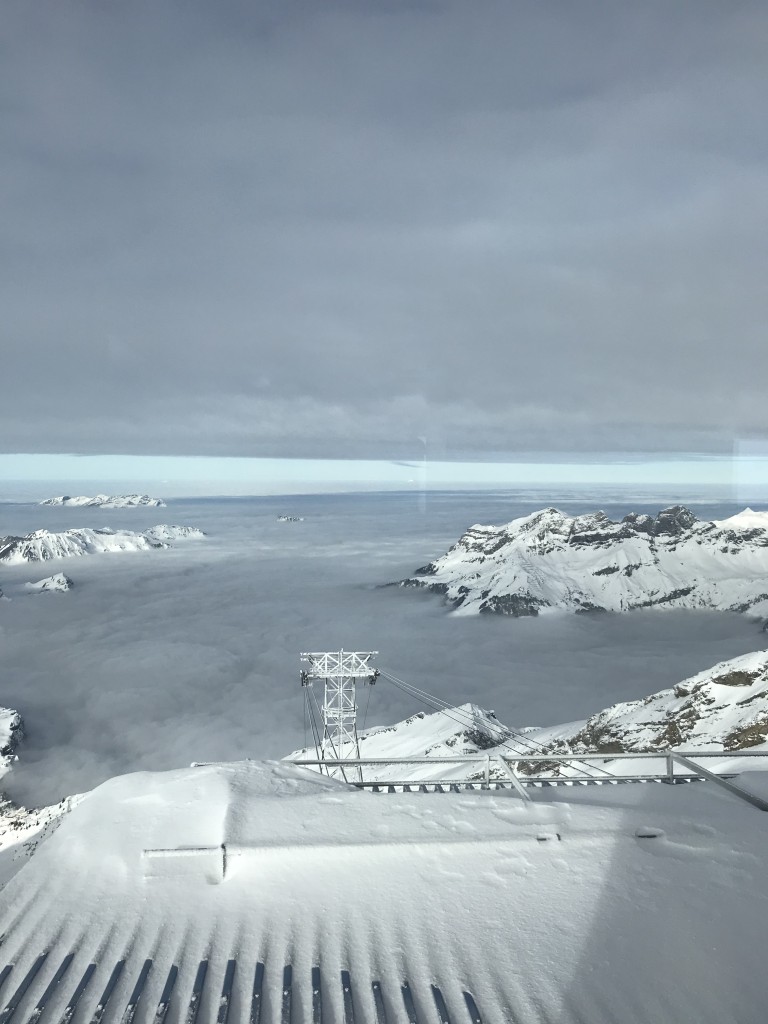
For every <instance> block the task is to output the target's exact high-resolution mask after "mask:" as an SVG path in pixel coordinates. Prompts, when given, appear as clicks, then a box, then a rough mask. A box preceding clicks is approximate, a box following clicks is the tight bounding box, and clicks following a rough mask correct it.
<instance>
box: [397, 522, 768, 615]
mask: <svg viewBox="0 0 768 1024" xmlns="http://www.w3.org/2000/svg"><path fill="white" fill-rule="evenodd" d="M401 585H403V586H420V587H426V588H428V589H430V590H432V591H435V592H437V593H441V594H444V595H445V598H446V600H447V601H448V602H449V603H450V604H452V605H453V606H454V608H456V609H457V610H458V611H459V612H460V613H462V614H474V613H478V612H500V613H504V614H508V615H514V616H519V615H536V614H539V612H541V611H544V610H546V609H567V610H571V611H612V612H624V611H628V610H630V609H633V608H655V607H663V608H715V609H718V610H722V611H736V612H746V611H748V612H750V613H751V614H753V615H754V616H756V617H766V618H768V512H753V511H752V510H751V509H746V510H745V511H744V512H742V513H740V514H739V515H737V516H733V517H731V518H730V519H727V520H723V521H721V522H719V523H716V522H704V521H700V520H698V519H697V518H696V516H695V515H694V514H693V513H692V512H690V511H689V510H688V509H686V508H684V507H682V506H672V507H671V508H668V509H664V510H663V511H662V512H660V513H659V515H658V516H656V517H655V518H654V517H652V516H648V515H637V514H631V515H628V516H625V517H624V519H623V520H622V521H621V522H618V523H616V522H613V521H612V520H610V519H609V518H608V516H606V515H605V513H603V512H596V513H594V514H590V515H582V516H575V517H569V516H566V515H564V514H563V513H561V512H559V511H558V510H557V509H555V508H548V509H543V510H542V511H540V512H536V513H533V514H532V515H529V516H524V517H522V518H520V519H515V520H513V521H512V522H510V523H508V524H507V525H505V526H480V525H477V526H473V527H471V528H470V529H469V530H468V531H467V532H466V533H465V534H464V535H463V536H462V537H461V538H460V539H459V541H458V542H457V543H456V544H455V545H454V546H453V547H452V548H451V549H450V550H449V551H448V552H447V553H446V554H445V555H443V556H442V557H441V558H438V559H437V560H436V561H434V562H431V563H430V564H429V565H427V566H424V567H423V568H422V569H419V570H417V572H416V573H415V575H414V576H413V577H411V578H410V579H407V580H404V581H402V583H401Z"/></svg>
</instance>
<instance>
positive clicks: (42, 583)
mask: <svg viewBox="0 0 768 1024" xmlns="http://www.w3.org/2000/svg"><path fill="white" fill-rule="evenodd" d="M73 586H74V584H73V583H72V580H71V579H70V578H69V576H65V575H64V573H63V572H57V573H56V574H55V575H54V576H47V577H46V578H45V579H44V580H39V581H38V582H37V583H27V584H26V589H27V590H28V591H29V592H30V593H32V594H64V593H66V592H67V591H68V590H71V589H72V587H73Z"/></svg>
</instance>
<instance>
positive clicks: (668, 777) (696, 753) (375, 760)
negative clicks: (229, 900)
mask: <svg viewBox="0 0 768 1024" xmlns="http://www.w3.org/2000/svg"><path fill="white" fill-rule="evenodd" d="M702 757H704V758H706V757H718V758H721V759H722V760H727V761H731V760H734V759H737V760H738V759H740V758H750V757H762V758H766V759H768V751H763V750H733V751H726V750H723V751H720V750H674V749H672V748H671V747H669V748H666V749H664V750H653V751H631V752H626V753H616V754H605V753H588V754H516V753H511V752H510V753H509V754H505V755H500V754H495V755H493V756H491V755H489V754H467V755H465V756H464V757H461V756H456V757H428V756H426V757H425V756H421V757H369V758H364V757H356V758H296V759H292V758H285V759H284V760H286V761H289V762H290V763H291V764H294V765H296V766H297V767H306V768H321V767H325V768H339V767H345V768H365V767H375V766H377V765H398V764H403V765H406V764H408V765H426V764H429V765H439V764H480V765H482V766H483V769H484V770H483V777H482V779H480V778H478V779H407V780H399V779H398V780H396V781H395V780H390V779H378V780H370V781H363V780H362V778H361V779H360V780H359V781H353V782H352V785H354V786H356V787H357V788H358V789H371V788H373V787H378V786H382V787H389V788H394V787H411V786H415V785H416V786H421V785H423V786H430V785H431V786H437V787H442V786H458V785H463V786H466V785H468V784H475V785H480V787H481V788H485V789H487V788H489V787H490V784H491V782H493V783H494V785H497V784H499V780H498V779H497V778H494V779H491V767H492V766H498V767H499V768H500V769H501V771H502V772H503V773H504V775H505V776H506V778H505V779H504V783H505V784H506V785H511V786H512V787H513V788H514V789H515V790H516V791H517V792H518V794H519V795H520V796H521V797H522V798H523V799H525V800H529V799H530V795H529V794H528V793H527V792H526V790H525V787H529V788H530V787H533V786H536V785H537V784H539V785H541V784H543V783H550V784H552V783H553V782H554V783H556V784H558V785H568V784H569V783H570V784H579V783H594V782H598V781H599V782H603V783H604V784H606V785H608V784H613V783H626V782H641V781H646V782H666V783H670V784H672V785H674V784H675V783H676V782H684V781H690V780H693V779H704V780H706V781H707V782H713V783H714V784H715V785H717V786H720V787H721V788H723V789H725V790H727V792H729V793H731V794H732V795H733V796H737V797H739V798H740V799H741V800H745V801H746V802H747V803H749V804H751V805H752V806H753V807H757V808H758V809H759V810H761V811H768V800H764V799H763V798H762V797H759V796H756V795H755V794H754V793H750V792H748V791H747V790H745V789H742V788H741V787H740V786H736V785H735V784H734V783H733V782H731V781H730V779H731V778H733V773H729V777H728V778H723V776H721V775H718V774H716V773H715V772H712V771H710V770H709V769H708V768H704V766H703V765H700V764H697V763H696V762H695V761H694V760H693V759H694V758H697V759H698V758H702ZM630 758H631V759H637V760H646V761H652V760H655V761H659V760H661V761H664V763H665V769H666V770H665V772H664V774H661V775H660V774H656V773H647V774H643V775H611V774H610V773H605V774H604V775H603V777H602V778H599V777H597V776H594V775H576V776H573V775H569V776H559V777H552V776H545V775H525V776H521V775H519V774H518V773H517V772H516V771H515V768H514V767H513V765H518V764H521V763H523V764H540V763H542V762H548V763H551V762H553V761H554V762H557V763H558V764H569V763H570V764H574V763H575V764H584V763H585V762H590V761H599V762H603V764H605V763H608V762H610V761H623V760H625V759H630ZM675 765H680V766H681V767H683V768H687V769H688V771H689V772H690V773H691V774H688V775H681V774H680V773H679V772H678V773H677V774H675Z"/></svg>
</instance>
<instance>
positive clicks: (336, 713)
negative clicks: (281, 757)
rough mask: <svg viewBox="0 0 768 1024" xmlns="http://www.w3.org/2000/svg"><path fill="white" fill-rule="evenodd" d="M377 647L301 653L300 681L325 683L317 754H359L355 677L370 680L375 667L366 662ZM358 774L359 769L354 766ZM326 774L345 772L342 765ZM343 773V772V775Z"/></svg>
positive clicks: (336, 756) (337, 757)
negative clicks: (305, 663) (306, 665)
mask: <svg viewBox="0 0 768 1024" xmlns="http://www.w3.org/2000/svg"><path fill="white" fill-rule="evenodd" d="M377 654H378V651H313V652H306V653H302V654H301V660H302V661H305V662H307V663H308V667H307V668H306V669H303V670H302V673H301V685H302V686H311V685H312V683H313V682H314V681H315V680H316V679H318V680H320V679H322V680H323V683H324V687H325V690H324V694H323V707H322V714H323V735H322V739H321V743H320V749H319V750H318V752H317V756H318V757H319V758H323V759H329V760H343V759H346V758H359V757H360V744H359V741H358V738H357V681H358V680H362V682H363V683H369V684H371V685H372V684H373V683H375V682H376V678H377V677H378V674H379V673H378V671H377V670H376V669H374V668H372V667H371V665H370V664H369V662H370V661H371V658H375V657H376V655H377ZM356 771H357V773H358V775H359V769H356ZM328 774H329V775H344V774H345V773H344V770H343V768H331V769H329V770H328ZM345 777H346V776H345Z"/></svg>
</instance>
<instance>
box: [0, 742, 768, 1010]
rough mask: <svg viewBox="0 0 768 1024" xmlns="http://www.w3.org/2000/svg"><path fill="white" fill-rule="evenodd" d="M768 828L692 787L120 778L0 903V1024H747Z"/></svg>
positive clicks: (251, 765) (759, 960)
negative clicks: (408, 789)
mask: <svg viewBox="0 0 768 1024" xmlns="http://www.w3.org/2000/svg"><path fill="white" fill-rule="evenodd" d="M741 781H742V785H744V786H746V787H747V788H750V789H752V791H754V792H761V793H762V794H763V795H768V784H766V782H767V780H766V776H765V775H764V774H763V773H759V772H755V773H751V774H748V775H744V776H742V780H741ZM766 829H768V815H766V814H764V813H762V812H760V811H758V810H756V809H755V808H753V807H751V806H750V805H749V804H746V803H744V802H743V801H740V800H738V799H736V798H734V797H733V796H731V795H730V794H728V793H725V792H723V791H722V790H720V789H718V788H717V787H716V786H710V785H709V784H707V783H700V784H697V785H696V786H683V787H679V786H674V787H672V786H669V787H668V786H611V787H590V788H584V789H576V788H572V789H567V790H564V789H556V788H552V789H546V790H538V791H537V792H536V798H535V800H534V801H532V802H524V801H523V800H521V799H520V798H519V796H518V795H517V794H516V793H515V792H514V791H486V792H459V793H453V792H449V793H445V794H443V795H442V796H441V797H440V798H439V799H435V798H433V797H430V796H428V795H425V794H423V793H397V794H389V795H386V796H385V795H382V794H375V793H371V792H367V791H361V790H356V789H353V788H349V787H347V786H345V785H343V784H341V783H337V782H335V781H333V780H329V779H328V778H324V777H322V776H319V775H317V774H313V773H310V772H308V771H305V770H301V769H298V768H296V767H294V766H291V765H287V764H285V763H279V762H278V763H261V762H244V763H237V764H221V765H206V766H201V767H197V768H191V769H185V770H182V771H173V772H163V773H141V774H136V775H128V776H123V777H121V778H117V779H113V780H111V781H110V782H108V783H105V784H104V785H103V786H101V787H99V788H98V789H97V790H95V791H94V792H93V793H91V794H90V795H88V796H87V797H86V798H85V799H83V800H82V801H81V802H80V803H78V804H77V805H76V806H75V807H74V809H73V810H72V811H71V813H69V814H68V815H66V816H65V818H64V819H63V822H62V824H61V826H60V828H59V829H58V830H57V831H55V832H54V833H53V834H52V835H50V836H49V837H48V838H47V839H46V840H45V841H44V842H42V843H41V844H40V845H39V847H38V849H37V851H36V852H35V854H34V856H32V857H31V859H29V860H27V861H26V862H25V863H24V864H23V866H22V867H21V869H20V870H19V871H18V872H17V873H16V874H15V876H14V877H13V878H12V879H11V880H10V882H9V883H8V884H7V886H6V887H5V889H4V890H3V891H2V893H1V894H0V933H2V934H3V942H2V948H1V950H0V959H1V960H2V963H0V967H2V964H3V963H4V964H5V965H6V966H5V968H4V969H3V970H2V971H0V979H1V980H2V985H1V987H0V1008H3V1007H4V1009H2V1010H1V1012H0V1024H10V1022H13V1024H17V1022H18V1024H21V1022H25V1024H26V1022H31V1021H34V1022H37V1021H41V1022H42V1024H48V1022H51V1024H59V1022H66V1024H70V1022H72V1021H74V1022H75V1024H78V1022H93V1024H99V1022H102V1021H104V1022H105V1024H106V1022H112V1021H115V1022H117V1021H121V1022H122V1024H132V1022H134V1021H135V1022H137V1024H138V1022H144V1021H155V1022H157V1024H162V1022H163V1021H169V1022H180V1021H184V1022H189V1024H194V1022H196V1021H199V1022H201V1024H202V1022H206V1024H207V1022H213V1021H217V1022H218V1024H227V1022H234V1021H237V1022H246V1021H248V1022H250V1021H254V1022H257V1021H259V1022H263V1024H267V1022H269V1024H275V1022H280V1024H283V1022H285V1024H289V1022H292V1024H299V1022H301V1024H303V1022H305V1021H306V1022H312V1024H314V1022H316V1021H322V1022H324V1024H347V1022H352V1021H354V1022H356V1024H380V1022H382V1021H386V1022H387V1024H402V1022H406V1021H411V1022H412V1021H417V1022H419V1024H422V1022H424V1024H436V1022H445V1021H450V1022H451V1024H468V1022H477V1021H482V1022H483V1024H511V1022H514V1021H525V1022H526V1024H537V1022H544V1021H558V1022H571V1021H573V1022H576V1021H590V1024H600V1022H609V1021H610V1022H616V1021H621V1022H622V1024H630V1022H634V1021H637V1022H640V1021H642V1022H646V1024H647V1022H656V1021H658V1022H661V1021H664V1022H668V1021H675V1022H676V1024H687V1022H691V1024H692V1022H694V1021H695V1022H696V1024H707V1022H710V1021H711V1022H717V1024H722V1022H723V1021H728V1020H730V1021H739V1022H740V1024H750V1022H755V1024H757V1022H758V1021H762V1020H764V1016H765V1005H766V995H767V994H768V985H766V980H765V972H764V968H763V960H764V942H763V936H764V928H765V920H766V919H767V918H768V877H767V876H766V872H765V870H764V862H765V840H766Z"/></svg>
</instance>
